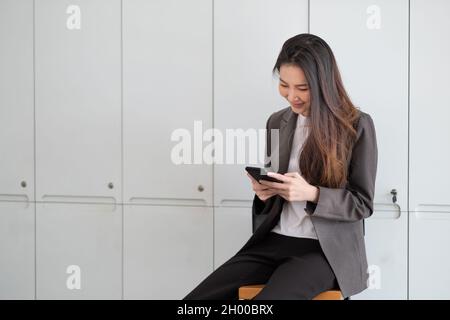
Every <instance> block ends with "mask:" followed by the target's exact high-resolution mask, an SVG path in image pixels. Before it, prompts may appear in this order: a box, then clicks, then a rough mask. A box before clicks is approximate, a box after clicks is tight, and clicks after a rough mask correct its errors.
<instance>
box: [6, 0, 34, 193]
mask: <svg viewBox="0 0 450 320" xmlns="http://www.w3.org/2000/svg"><path fill="white" fill-rule="evenodd" d="M0 46H1V50H0V200H13V201H33V200H34V149H33V148H34V131H33V121H34V119H33V112H34V105H33V99H34V98H33V1H31V0H26V1H14V0H4V1H0Z"/></svg>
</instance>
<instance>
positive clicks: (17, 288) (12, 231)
mask: <svg viewBox="0 0 450 320" xmlns="http://www.w3.org/2000/svg"><path fill="white" fill-rule="evenodd" d="M34 236H35V233H34V204H33V203H32V202H19V201H16V202H6V201H4V202H3V201H0V299H19V300H22V299H34V283H35V268H34V267H35V265H34V262H35V261H34V243H35V242H34Z"/></svg>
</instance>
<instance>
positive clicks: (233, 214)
mask: <svg viewBox="0 0 450 320" xmlns="http://www.w3.org/2000/svg"><path fill="white" fill-rule="evenodd" d="M251 236H252V214H251V209H250V208H229V207H216V208H214V269H217V268H218V267H220V265H222V264H223V263H224V262H225V261H227V260H228V259H230V258H231V257H232V256H234V255H235V254H236V253H237V252H238V250H239V249H241V248H242V246H243V245H244V244H245V243H246V242H247V240H248V239H249V238H250V237H251Z"/></svg>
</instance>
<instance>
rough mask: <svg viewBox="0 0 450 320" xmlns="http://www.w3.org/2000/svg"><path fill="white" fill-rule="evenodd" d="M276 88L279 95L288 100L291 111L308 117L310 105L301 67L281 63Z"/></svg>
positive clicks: (307, 88) (306, 83) (306, 84)
mask: <svg viewBox="0 0 450 320" xmlns="http://www.w3.org/2000/svg"><path fill="white" fill-rule="evenodd" d="M278 90H279V91H280V94H281V96H283V97H285V98H286V100H287V101H289V104H290V105H291V109H292V111H293V112H295V113H301V114H302V115H303V116H305V117H309V115H310V105H311V104H310V99H309V86H308V82H307V81H306V78H305V74H304V73H303V70H302V69H301V68H299V67H297V66H295V65H282V66H281V67H280V83H279V85H278Z"/></svg>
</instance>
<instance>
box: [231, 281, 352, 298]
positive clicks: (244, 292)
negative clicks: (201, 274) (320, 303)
mask: <svg viewBox="0 0 450 320" xmlns="http://www.w3.org/2000/svg"><path fill="white" fill-rule="evenodd" d="M264 286H265V285H264V284H257V285H251V286H242V287H240V288H239V300H252V299H253V298H254V297H255V296H256V295H257V294H258V293H259V292H260V291H261V290H262V289H263V288H264ZM343 299H344V298H343V297H342V293H341V292H340V291H339V290H330V291H325V292H322V293H319V294H318V295H317V296H315V297H314V299H313V300H343Z"/></svg>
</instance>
